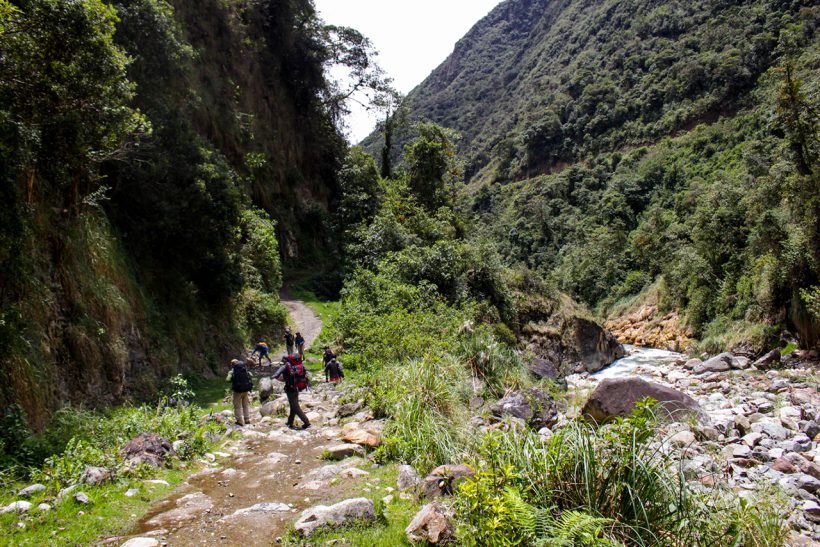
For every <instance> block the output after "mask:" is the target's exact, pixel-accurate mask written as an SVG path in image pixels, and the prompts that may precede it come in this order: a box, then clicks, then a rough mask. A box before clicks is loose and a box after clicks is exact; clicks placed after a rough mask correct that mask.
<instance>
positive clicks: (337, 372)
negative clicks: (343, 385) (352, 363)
mask: <svg viewBox="0 0 820 547" xmlns="http://www.w3.org/2000/svg"><path fill="white" fill-rule="evenodd" d="M344 377H345V373H344V371H343V370H342V364H341V363H340V362H339V361H337V360H336V358H335V357H334V358H333V359H331V360H330V361H329V362H328V363H327V364H326V365H325V381H326V382H333V383H334V384H338V383H339V382H341V381H342V378H344Z"/></svg>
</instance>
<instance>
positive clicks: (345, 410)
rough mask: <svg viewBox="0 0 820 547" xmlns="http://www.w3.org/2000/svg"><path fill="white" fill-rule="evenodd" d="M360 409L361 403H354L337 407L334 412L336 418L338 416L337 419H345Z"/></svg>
mask: <svg viewBox="0 0 820 547" xmlns="http://www.w3.org/2000/svg"><path fill="white" fill-rule="evenodd" d="M361 409H362V403H361V401H356V402H355V403H346V404H343V405H342V406H340V407H339V409H338V410H337V411H336V416H338V417H339V418H347V417H348V416H353V415H354V414H356V413H357V412H358V411H359V410H361Z"/></svg>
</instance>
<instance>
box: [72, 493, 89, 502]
mask: <svg viewBox="0 0 820 547" xmlns="http://www.w3.org/2000/svg"><path fill="white" fill-rule="evenodd" d="M74 501H76V502H77V503H81V504H83V505H91V498H89V497H88V494H86V493H85V492H77V493H76V494H74Z"/></svg>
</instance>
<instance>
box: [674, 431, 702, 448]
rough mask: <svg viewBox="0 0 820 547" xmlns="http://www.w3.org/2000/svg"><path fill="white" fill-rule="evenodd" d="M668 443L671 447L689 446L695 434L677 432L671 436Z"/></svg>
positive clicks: (693, 440)
mask: <svg viewBox="0 0 820 547" xmlns="http://www.w3.org/2000/svg"><path fill="white" fill-rule="evenodd" d="M668 441H669V442H670V443H671V444H672V445H673V446H678V447H683V446H689V445H690V444H694V442H695V434H694V433H692V432H691V431H678V432H677V433H675V434H674V435H671V436H670V437H669V439H668Z"/></svg>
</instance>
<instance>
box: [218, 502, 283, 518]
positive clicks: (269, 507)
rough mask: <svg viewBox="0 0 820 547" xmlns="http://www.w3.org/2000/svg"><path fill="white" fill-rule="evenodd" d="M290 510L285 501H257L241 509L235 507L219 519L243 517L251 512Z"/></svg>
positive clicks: (281, 511)
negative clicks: (230, 512) (231, 511)
mask: <svg viewBox="0 0 820 547" xmlns="http://www.w3.org/2000/svg"><path fill="white" fill-rule="evenodd" d="M289 511H290V506H289V505H288V504H287V503H274V502H268V501H266V502H262V503H257V504H256V505H252V506H250V507H245V508H243V509H237V510H236V511H234V512H233V513H232V514H230V515H226V516H224V517H222V518H221V519H220V520H230V519H232V518H236V517H243V516H245V515H252V514H260V513H262V514H264V513H287V512H289Z"/></svg>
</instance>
